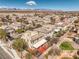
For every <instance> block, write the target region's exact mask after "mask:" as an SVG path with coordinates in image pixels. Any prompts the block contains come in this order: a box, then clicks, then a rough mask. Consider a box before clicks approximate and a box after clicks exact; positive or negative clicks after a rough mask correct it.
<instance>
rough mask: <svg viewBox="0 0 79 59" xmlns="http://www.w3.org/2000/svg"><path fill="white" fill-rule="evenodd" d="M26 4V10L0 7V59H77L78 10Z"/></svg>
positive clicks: (78, 44)
mask: <svg viewBox="0 0 79 59" xmlns="http://www.w3.org/2000/svg"><path fill="white" fill-rule="evenodd" d="M46 1H48V0H46ZM0 2H3V3H4V2H7V0H3V1H1V0H0ZM10 2H11V3H12V1H10ZM10 2H9V4H11V3H10ZM16 2H18V0H17V1H16ZM19 2H20V3H21V2H22V1H19ZM42 2H45V1H42ZM42 2H41V1H40V3H42ZM51 2H53V3H54V2H55V1H51ZM66 2H67V1H66ZM78 2H79V1H78ZM13 3H14V2H13ZM46 3H47V2H46ZM48 3H49V2H48ZM48 3H47V4H48ZM74 3H75V2H74ZM5 4H6V3H5ZM26 4H28V7H30V8H28V9H20V8H9V7H0V59H79V11H73V10H71V11H63V10H53V9H49V8H48V9H41V8H40V7H39V9H32V8H34V7H35V6H37V3H36V2H35V1H28V2H26ZM0 5H1V4H0ZM7 5H8V4H7ZM15 5H16V4H15ZM48 6H49V5H48ZM44 7H45V6H44ZM51 8H52V7H51Z"/></svg>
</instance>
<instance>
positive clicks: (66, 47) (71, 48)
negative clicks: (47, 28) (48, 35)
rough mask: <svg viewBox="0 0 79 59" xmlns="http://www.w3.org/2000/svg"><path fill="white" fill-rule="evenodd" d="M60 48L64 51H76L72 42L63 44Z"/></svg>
mask: <svg viewBox="0 0 79 59" xmlns="http://www.w3.org/2000/svg"><path fill="white" fill-rule="evenodd" d="M60 48H61V49H62V50H74V48H73V47H72V45H71V43H70V42H63V43H61V45H60Z"/></svg>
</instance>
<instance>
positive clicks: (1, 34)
mask: <svg viewBox="0 0 79 59" xmlns="http://www.w3.org/2000/svg"><path fill="white" fill-rule="evenodd" d="M6 36H7V33H6V31H5V30H3V29H0V39H3V40H4V41H6Z"/></svg>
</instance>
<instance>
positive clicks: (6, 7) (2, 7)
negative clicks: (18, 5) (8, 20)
mask: <svg viewBox="0 0 79 59" xmlns="http://www.w3.org/2000/svg"><path fill="white" fill-rule="evenodd" d="M0 8H8V6H0Z"/></svg>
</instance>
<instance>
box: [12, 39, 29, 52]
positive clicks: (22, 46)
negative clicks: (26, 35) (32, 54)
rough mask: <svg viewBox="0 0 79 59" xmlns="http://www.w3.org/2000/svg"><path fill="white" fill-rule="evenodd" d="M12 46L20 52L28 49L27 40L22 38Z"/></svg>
mask: <svg viewBox="0 0 79 59" xmlns="http://www.w3.org/2000/svg"><path fill="white" fill-rule="evenodd" d="M12 46H13V48H14V49H16V50H18V51H23V50H25V49H27V48H28V44H27V42H25V40H23V39H21V38H17V39H15V41H14V42H13V45H12Z"/></svg>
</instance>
